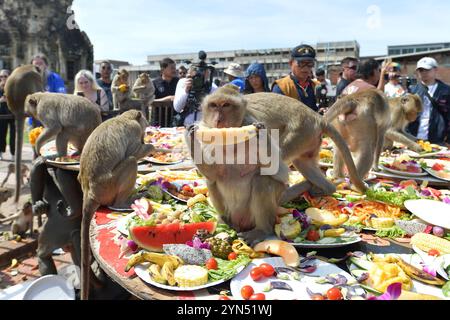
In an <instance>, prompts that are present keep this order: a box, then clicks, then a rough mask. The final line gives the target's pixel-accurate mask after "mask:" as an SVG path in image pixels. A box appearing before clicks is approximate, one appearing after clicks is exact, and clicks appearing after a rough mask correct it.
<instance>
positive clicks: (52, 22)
mask: <svg viewBox="0 0 450 320" xmlns="http://www.w3.org/2000/svg"><path fill="white" fill-rule="evenodd" d="M72 2H73V0H0V68H1V67H3V68H8V69H14V68H15V67H17V66H18V65H21V64H27V63H30V58H31V57H32V56H33V55H34V54H36V53H39V52H42V53H44V54H46V55H47V56H48V58H49V64H50V68H51V69H52V70H54V71H56V72H58V73H59V74H61V76H62V77H63V78H64V80H66V81H67V82H69V83H70V82H72V81H73V78H74V76H75V74H76V73H77V72H78V71H79V70H80V69H90V70H91V69H92V66H93V46H92V44H91V42H90V40H89V38H88V36H87V35H86V33H84V32H82V31H80V30H79V29H78V26H77V25H76V23H75V22H74V20H73V11H72V10H71V9H70V6H71V5H72Z"/></svg>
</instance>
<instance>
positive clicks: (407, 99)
mask: <svg viewBox="0 0 450 320" xmlns="http://www.w3.org/2000/svg"><path fill="white" fill-rule="evenodd" d="M388 103H389V108H390V110H391V122H392V125H391V127H390V128H389V130H388V131H387V132H386V136H385V139H384V147H385V148H389V149H390V148H392V146H393V144H394V141H395V142H400V143H402V144H404V145H405V146H406V147H408V149H411V150H413V151H416V152H421V151H423V149H422V147H421V146H420V145H419V144H417V143H416V141H417V138H416V137H414V136H413V135H411V134H409V133H407V132H406V127H407V126H408V124H409V123H411V122H414V121H416V119H417V116H418V114H419V113H421V112H422V111H423V105H422V99H420V97H419V96H418V95H416V94H407V95H405V96H403V97H398V98H391V99H388Z"/></svg>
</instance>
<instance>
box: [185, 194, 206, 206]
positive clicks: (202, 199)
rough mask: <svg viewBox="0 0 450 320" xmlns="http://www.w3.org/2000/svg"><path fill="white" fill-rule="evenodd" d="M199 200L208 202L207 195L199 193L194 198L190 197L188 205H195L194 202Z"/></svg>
mask: <svg viewBox="0 0 450 320" xmlns="http://www.w3.org/2000/svg"><path fill="white" fill-rule="evenodd" d="M198 202H206V197H205V195H203V194H198V195H196V196H195V197H193V198H190V199H189V200H188V202H187V206H188V207H189V208H191V207H193V206H194V204H196V203H198Z"/></svg>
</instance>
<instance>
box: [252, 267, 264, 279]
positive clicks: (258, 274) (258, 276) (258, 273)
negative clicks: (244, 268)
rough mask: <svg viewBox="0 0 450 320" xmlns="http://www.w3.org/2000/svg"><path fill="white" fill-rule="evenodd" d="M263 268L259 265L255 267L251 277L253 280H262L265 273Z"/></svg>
mask: <svg viewBox="0 0 450 320" xmlns="http://www.w3.org/2000/svg"><path fill="white" fill-rule="evenodd" d="M262 272H263V270H262V269H261V268H259V267H256V268H253V269H252V271H250V277H252V279H253V281H258V280H261V279H262V277H263V276H264V275H263V273H262Z"/></svg>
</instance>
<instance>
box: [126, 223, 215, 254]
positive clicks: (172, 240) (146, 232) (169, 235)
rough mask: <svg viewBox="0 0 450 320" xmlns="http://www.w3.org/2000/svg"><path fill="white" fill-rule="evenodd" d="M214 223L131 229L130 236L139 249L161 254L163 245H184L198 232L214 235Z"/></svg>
mask: <svg viewBox="0 0 450 320" xmlns="http://www.w3.org/2000/svg"><path fill="white" fill-rule="evenodd" d="M216 225H217V223H216V222H211V221H210V222H197V223H189V224H180V223H171V224H159V225H157V226H142V227H139V226H137V227H131V228H130V230H129V231H130V236H131V239H133V241H134V242H136V243H137V244H138V246H139V247H141V248H143V249H146V250H149V251H154V252H163V245H164V244H185V243H186V242H187V241H190V240H192V238H193V237H194V235H195V233H196V232H197V231H198V230H207V231H208V232H209V233H214V231H215V230H216Z"/></svg>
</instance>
